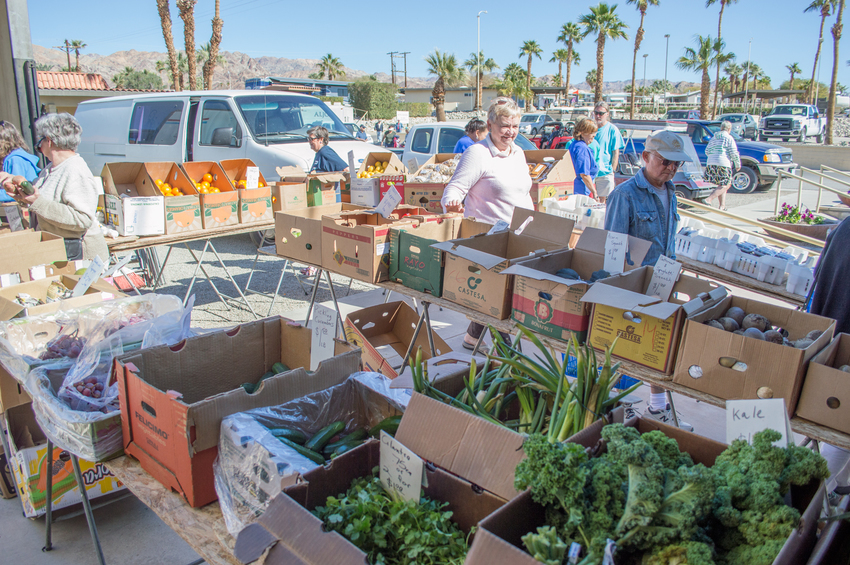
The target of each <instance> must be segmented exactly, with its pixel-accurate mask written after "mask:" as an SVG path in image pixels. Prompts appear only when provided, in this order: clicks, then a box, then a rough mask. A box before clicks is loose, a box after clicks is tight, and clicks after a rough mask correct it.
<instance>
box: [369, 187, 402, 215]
mask: <svg viewBox="0 0 850 565" xmlns="http://www.w3.org/2000/svg"><path fill="white" fill-rule="evenodd" d="M400 202H401V194H399V193H398V190H396V187H394V186H393V187H390V189H389V190H388V191H387V192H386V193H384V197H383V198H381V202H380V204H378V206H377V208H375V212H377V213H378V214H380V215H382V216H383V217H385V218H389V217H390V214H392V213H393V210H395V209H396V206H398V205H399V203H400Z"/></svg>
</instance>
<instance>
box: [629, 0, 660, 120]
mask: <svg viewBox="0 0 850 565" xmlns="http://www.w3.org/2000/svg"><path fill="white" fill-rule="evenodd" d="M626 4H634V5H635V6H636V7H637V9H638V11H639V12H640V25H639V26H638V29H637V33H635V52H634V56H633V57H632V90H631V92H632V95H631V96H629V98H630V99H631V107H630V108H629V119H631V120H633V119H635V96H634V93H635V67H636V66H637V54H638V51H640V43H641V41H643V19H644V18H645V17H646V9H647V8H648V7H650V6H658V0H626ZM644 86H646V85H644Z"/></svg>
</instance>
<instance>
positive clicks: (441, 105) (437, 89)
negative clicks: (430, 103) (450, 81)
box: [431, 77, 446, 122]
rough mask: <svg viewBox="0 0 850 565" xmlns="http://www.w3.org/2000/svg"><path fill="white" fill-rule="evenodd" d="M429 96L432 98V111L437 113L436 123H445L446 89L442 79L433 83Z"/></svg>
mask: <svg viewBox="0 0 850 565" xmlns="http://www.w3.org/2000/svg"><path fill="white" fill-rule="evenodd" d="M431 96H432V97H433V98H434V109H435V110H436V111H437V121H438V122H445V121H446V108H445V103H446V88H445V86H444V84H443V79H442V77H440V78H438V79H437V82H435V83H434V90H432V91H431Z"/></svg>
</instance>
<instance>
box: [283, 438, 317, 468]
mask: <svg viewBox="0 0 850 565" xmlns="http://www.w3.org/2000/svg"><path fill="white" fill-rule="evenodd" d="M277 439H279V440H280V441H281V442H282V443H284V444H286V445H288V446H289V447H291V448H292V449H294V450H295V451H297V452H298V453H299V454H300V455H303V456H304V457H306V458H307V459H309V460H310V461H312V462H313V463H315V464H316V465H324V464H325V458H324V457H323V456H322V455H320V454H318V453H316V452H315V451H313V450H312V449H307V448H306V447H304V446H303V445H298V444H297V443H295V442H294V441H289V440H288V439H286V438H285V437H279V438H277Z"/></svg>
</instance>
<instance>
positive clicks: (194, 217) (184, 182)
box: [145, 161, 204, 234]
mask: <svg viewBox="0 0 850 565" xmlns="http://www.w3.org/2000/svg"><path fill="white" fill-rule="evenodd" d="M145 171H146V172H147V174H148V178H149V179H151V182H153V183H154V185H156V180H157V179H160V180H162V181H163V182H167V183H168V184H169V185H171V186H172V187H173V188H179V189H180V192H182V193H183V194H184V196H169V197H167V198H166V199H165V201H164V205H165V233H168V234H172V233H183V232H188V231H196V230H200V229H203V227H204V225H203V222H202V221H201V200H200V198H199V194H198V191H197V190H196V189H195V185H194V184H193V183H192V181H191V180H189V177H187V176H186V173H185V172H183V169H181V168H180V166H179V165H178V164H177V163H173V162H171V161H167V162H161V163H145Z"/></svg>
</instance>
